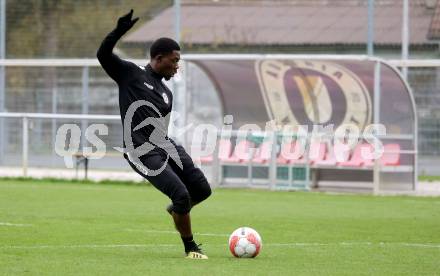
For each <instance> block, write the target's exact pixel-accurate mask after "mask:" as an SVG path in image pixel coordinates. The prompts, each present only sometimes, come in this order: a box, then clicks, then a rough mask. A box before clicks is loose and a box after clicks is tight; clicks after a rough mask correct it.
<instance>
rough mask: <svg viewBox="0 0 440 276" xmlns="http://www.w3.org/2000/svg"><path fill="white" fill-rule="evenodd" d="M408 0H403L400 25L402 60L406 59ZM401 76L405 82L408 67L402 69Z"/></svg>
mask: <svg viewBox="0 0 440 276" xmlns="http://www.w3.org/2000/svg"><path fill="white" fill-rule="evenodd" d="M408 10H409V9H408V0H403V24H402V59H403V60H407V59H408V43H409V25H408V24H409V22H408V21H409V15H408V13H409V11H408ZM402 75H403V78H404V79H405V80H407V78H408V67H407V66H403V67H402Z"/></svg>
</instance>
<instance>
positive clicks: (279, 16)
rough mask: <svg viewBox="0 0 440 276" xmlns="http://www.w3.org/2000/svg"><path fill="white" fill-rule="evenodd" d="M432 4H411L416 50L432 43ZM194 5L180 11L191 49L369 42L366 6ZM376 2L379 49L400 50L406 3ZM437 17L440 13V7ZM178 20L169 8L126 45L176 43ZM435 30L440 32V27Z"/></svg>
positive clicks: (358, 0) (348, 2)
mask: <svg viewBox="0 0 440 276" xmlns="http://www.w3.org/2000/svg"><path fill="white" fill-rule="evenodd" d="M430 1H431V2H432V1H433V0H410V1H409V2H410V22H409V23H410V43H411V44H418V45H420V44H430V43H432V41H429V39H428V31H429V28H430V26H432V25H433V23H432V22H433V21H432V18H433V15H434V11H435V9H434V6H432V7H429V5H428V6H427V5H426V4H427V3H428V2H430ZM192 2H193V4H188V1H187V3H186V4H184V5H182V7H181V26H182V27H181V39H182V41H183V42H184V43H188V44H212V43H215V44H248V45H301V44H305V45H313V44H321V45H322V44H365V43H366V41H367V2H368V1H366V0H344V1H341V0H331V1H326V0H308V1H305V0H296V1H294V0H291V1H274V2H269V1H263V2H257V3H255V1H239V3H234V4H230V3H229V2H231V1H228V2H226V3H224V2H223V1H222V2H221V3H220V2H215V3H214V4H206V3H205V2H206V1H192ZM194 2H201V3H198V4H194ZM375 2H376V5H375V22H374V24H375V34H374V41H375V43H376V44H385V45H399V44H400V43H401V33H402V1H401V0H376V1H375ZM184 3H185V2H184ZM211 3H212V1H211ZM434 4H435V3H434ZM431 5H432V3H431ZM436 11H437V14H438V13H439V12H440V11H439V7H438V5H437V10H436ZM174 15H175V13H174V9H173V7H169V8H167V9H166V10H164V11H163V12H161V13H160V14H158V15H157V16H156V17H154V18H153V19H152V20H151V21H149V22H147V23H145V24H144V25H142V26H141V27H140V28H138V29H137V30H135V31H133V32H131V33H130V34H129V35H127V36H126V37H125V38H124V41H125V42H132V43H145V42H151V41H153V40H155V39H157V38H159V37H162V36H168V37H174V21H173V20H174ZM435 24H437V25H435ZM435 24H434V25H435V26H437V30H439V29H440V28H439V26H438V25H439V24H440V23H439V21H438V20H437V21H436V23H435ZM436 34H439V32H437V33H436Z"/></svg>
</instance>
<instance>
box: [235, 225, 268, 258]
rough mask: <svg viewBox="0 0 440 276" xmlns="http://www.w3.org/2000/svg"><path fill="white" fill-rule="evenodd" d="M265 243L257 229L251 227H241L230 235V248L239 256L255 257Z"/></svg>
mask: <svg viewBox="0 0 440 276" xmlns="http://www.w3.org/2000/svg"><path fill="white" fill-rule="evenodd" d="M262 245H263V243H262V241H261V237H260V235H259V234H258V232H257V231H255V230H254V229H252V228H250V227H240V228H238V229H237V230H235V231H234V232H232V234H231V236H229V250H230V251H231V253H232V255H234V256H235V257H237V258H254V257H256V256H257V255H258V254H259V253H260V251H261V247H262Z"/></svg>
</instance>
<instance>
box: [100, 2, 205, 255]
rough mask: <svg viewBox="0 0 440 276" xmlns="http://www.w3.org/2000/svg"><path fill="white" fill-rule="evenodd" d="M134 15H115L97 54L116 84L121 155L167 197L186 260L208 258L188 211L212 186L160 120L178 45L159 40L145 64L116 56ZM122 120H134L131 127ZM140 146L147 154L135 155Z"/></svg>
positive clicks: (168, 102)
mask: <svg viewBox="0 0 440 276" xmlns="http://www.w3.org/2000/svg"><path fill="white" fill-rule="evenodd" d="M132 16H133V10H131V11H130V12H129V13H128V14H126V15H124V16H122V17H120V18H119V19H118V22H117V26H116V28H115V29H114V30H113V31H112V32H110V33H109V34H108V35H107V36H106V37H105V39H104V41H103V42H102V44H101V46H100V47H99V50H98V52H97V57H98V60H99V62H100V63H101V65H102V67H103V68H104V70H105V72H106V73H107V74H108V75H109V76H110V77H111V78H112V79H113V80H114V81H115V82H116V83H117V84H118V87H119V109H120V113H121V119H122V123H123V126H124V127H123V129H124V139H123V143H124V148H125V149H128V150H127V151H126V152H125V153H124V158H125V159H126V160H127V161H128V163H129V164H130V166H131V167H132V168H133V170H134V171H136V172H137V173H139V174H140V175H142V176H143V177H144V178H146V179H147V180H148V181H149V182H150V183H151V184H152V185H153V186H154V187H156V188H157V189H158V190H160V191H161V192H162V193H164V194H165V195H167V196H168V197H169V198H170V199H171V202H172V203H171V204H170V205H169V206H168V207H167V208H166V209H167V211H168V213H169V214H170V215H171V216H172V218H173V220H174V224H175V227H176V229H177V230H178V231H179V233H180V236H181V238H182V242H183V245H184V248H185V253H186V258H190V259H207V258H208V257H207V256H206V255H205V254H204V253H203V252H202V250H201V248H200V245H197V244H196V243H195V241H194V239H193V234H192V230H191V218H190V211H191V208H192V207H193V206H194V205H196V204H198V203H200V202H202V201H203V200H205V199H206V198H208V197H209V196H210V195H211V188H210V186H209V184H208V181H207V180H206V177H205V176H204V174H203V173H202V171H201V170H200V169H199V168H197V167H195V166H194V163H193V161H192V159H191V157H190V156H189V155H188V154H187V153H186V151H185V150H184V148H183V147H182V146H180V145H177V144H176V143H175V142H174V141H173V140H172V139H171V138H169V137H168V136H167V128H168V127H167V125H166V123H165V121H164V120H163V118H164V117H166V116H167V115H168V114H169V113H170V112H171V108H172V104H173V95H172V94H171V91H170V90H169V89H168V88H167V86H166V85H165V84H164V83H163V82H162V79H165V80H169V79H171V78H172V77H173V76H174V74H175V73H176V72H177V69H178V67H179V66H178V62H179V59H180V46H179V44H178V43H177V42H175V41H174V40H172V39H170V38H159V39H157V40H156V41H154V43H153V44H152V45H151V48H150V63H149V64H148V65H147V66H145V67H142V66H138V65H135V64H133V63H131V62H129V61H126V60H122V59H120V58H119V57H118V56H117V55H115V54H113V48H114V46H115V45H116V43H117V41H118V40H119V39H120V38H121V37H122V36H123V35H124V34H125V33H126V32H127V31H128V30H130V29H131V28H132V27H133V25H134V24H135V23H136V21H137V20H138V19H139V18H135V19H132ZM126 119H131V120H132V121H131V123H130V124H129V125H128V128H129V129H127V120H126ZM127 133H128V135H126V134H127ZM142 150H144V151H143V152H144V153H145V152H146V153H145V154H141V153H139V152H142Z"/></svg>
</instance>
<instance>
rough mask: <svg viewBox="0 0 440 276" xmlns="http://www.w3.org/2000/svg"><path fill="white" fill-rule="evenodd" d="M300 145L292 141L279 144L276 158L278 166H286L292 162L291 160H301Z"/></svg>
mask: <svg viewBox="0 0 440 276" xmlns="http://www.w3.org/2000/svg"><path fill="white" fill-rule="evenodd" d="M299 147H300V143H297V142H296V141H292V142H290V143H282V144H281V152H280V154H279V156H278V158H277V163H278V164H283V165H287V164H289V163H291V162H292V160H298V159H301V158H302V157H303V155H304V153H300V152H299V149H300V148H299Z"/></svg>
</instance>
